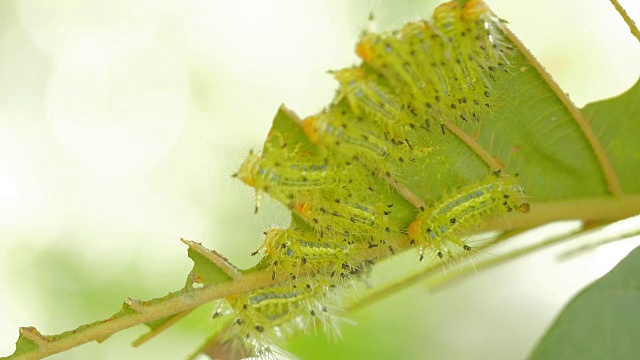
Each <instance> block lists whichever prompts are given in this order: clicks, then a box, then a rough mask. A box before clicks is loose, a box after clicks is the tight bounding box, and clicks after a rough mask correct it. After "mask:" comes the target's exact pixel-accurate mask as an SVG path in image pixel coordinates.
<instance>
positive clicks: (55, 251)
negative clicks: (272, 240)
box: [0, 0, 640, 360]
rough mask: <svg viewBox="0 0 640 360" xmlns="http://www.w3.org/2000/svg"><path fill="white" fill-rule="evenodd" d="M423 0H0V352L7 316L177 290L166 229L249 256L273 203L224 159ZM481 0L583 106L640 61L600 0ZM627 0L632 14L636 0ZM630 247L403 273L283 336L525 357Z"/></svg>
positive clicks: (123, 352) (623, 82)
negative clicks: (400, 279)
mask: <svg viewBox="0 0 640 360" xmlns="http://www.w3.org/2000/svg"><path fill="white" fill-rule="evenodd" d="M436 5H437V2H433V1H413V0H402V1H383V0H378V1H372V0H366V1H365V0H362V1H349V2H345V1H340V0H333V1H304V2H302V1H295V0H290V1H214V0H202V1H201V0H189V1H165V0H159V1H158V0H154V1H151V0H143V1H131V2H130V1H125V0H117V1H84V0H65V1H59V2H54V1H47V2H45V1H37V0H2V1H0V235H1V240H0V356H3V355H8V354H10V353H11V352H12V351H13V349H14V342H15V340H16V339H17V328H18V326H28V325H34V326H37V327H38V328H39V329H40V330H41V331H42V332H44V333H57V332H61V331H64V330H68V329H71V328H73V327H76V326H77V325H80V324H81V323H84V322H89V321H93V320H97V319H101V318H105V317H108V316H109V315H110V314H111V313H113V312H115V311H116V310H117V309H119V307H120V304H121V302H122V301H123V299H124V298H125V297H127V296H132V297H139V298H151V297H156V296H161V295H164V294H165V293H167V292H169V291H171V290H175V289H178V288H180V287H181V286H182V285H183V284H184V279H185V276H186V274H187V273H188V271H189V270H190V266H191V263H190V260H189V259H188V258H187V257H186V248H185V246H184V245H183V244H182V243H180V242H179V241H178V239H179V238H180V237H184V238H188V239H192V240H196V241H200V242H203V243H204V245H206V246H207V247H209V248H213V249H216V250H217V251H219V252H221V253H223V254H225V255H226V256H228V257H229V259H230V260H231V261H233V262H234V263H235V264H237V265H238V266H240V267H248V266H251V265H252V264H253V262H254V261H255V260H256V259H253V258H251V257H249V256H248V255H249V253H250V252H251V251H253V250H255V249H256V248H257V247H258V246H259V244H260V242H261V233H262V231H263V230H264V229H265V228H268V227H270V226H272V225H274V224H279V225H286V224H287V222H288V220H287V212H286V211H285V210H284V209H283V208H281V207H279V206H278V205H277V204H274V203H270V202H266V204H265V206H264V208H263V211H262V212H261V213H260V214H259V215H258V216H254V215H253V212H252V210H253V204H254V195H253V192H252V191H251V189H249V188H247V187H244V186H243V185H242V184H240V183H239V182H237V181H232V180H231V179H230V176H229V175H230V174H231V173H233V172H234V170H235V169H236V167H237V166H238V165H239V164H240V162H241V161H242V159H243V157H244V156H246V154H247V152H248V150H249V149H252V148H253V149H258V148H260V146H261V144H262V142H263V140H264V139H265V137H266V134H267V131H268V129H269V127H270V124H271V120H272V117H273V115H274V114H275V112H276V110H277V108H278V106H279V105H280V104H281V103H285V104H287V105H288V106H289V107H290V108H292V109H294V110H295V111H297V112H298V114H301V115H306V114H310V113H313V112H316V111H318V110H320V109H321V108H322V106H324V105H325V104H326V103H328V102H329V100H330V99H331V97H332V95H333V91H334V90H335V88H336V87H337V86H336V83H334V81H333V80H332V79H331V77H330V76H329V75H327V74H325V71H326V70H328V69H335V68H340V67H345V66H348V65H350V64H352V63H354V62H357V59H356V56H355V55H354V54H353V46H354V43H355V41H356V39H357V36H358V34H359V32H360V31H361V30H362V29H364V28H367V27H368V26H371V27H373V28H374V29H376V30H386V29H391V28H394V27H398V26H400V25H401V24H402V23H403V22H405V21H407V20H412V19H416V18H420V17H425V16H428V15H429V14H430V13H431V11H432V9H433V8H434V7H435V6H436ZM489 5H490V6H492V8H493V9H494V11H495V12H496V13H497V14H498V15H499V16H500V17H502V18H505V19H507V20H508V21H509V23H510V27H511V28H512V30H513V31H514V32H515V33H516V34H517V35H518V36H519V37H520V38H521V40H522V41H523V42H524V43H525V44H526V45H527V46H529V48H530V49H531V50H532V52H533V53H534V54H535V55H536V56H537V58H538V59H539V60H540V61H541V62H542V64H543V65H544V66H546V67H547V69H548V70H549V71H550V72H551V74H552V75H553V77H554V78H555V80H556V81H558V82H559V83H560V85H561V87H562V88H563V89H564V90H565V91H566V92H568V93H569V94H570V95H571V98H572V99H573V100H574V101H575V102H576V103H577V104H578V105H579V106H582V105H584V104H585V103H587V102H589V101H593V100H596V99H600V98H605V97H609V96H614V95H616V94H619V93H621V92H622V91H624V90H625V89H626V88H628V87H629V86H631V85H632V84H633V83H634V82H635V81H636V80H637V78H638V76H639V75H640V67H639V66H638V64H640V45H638V43H637V42H636V41H635V40H634V38H632V37H631V35H630V34H629V32H628V30H627V28H626V27H625V24H624V23H623V22H622V20H621V19H620V18H619V17H618V16H617V14H616V13H615V12H614V10H613V8H612V6H611V5H610V4H609V3H608V2H607V1H606V0H589V1H580V0H573V1H563V2H556V1H552V0H544V1H538V2H514V1H508V0H497V1H489ZM623 5H626V7H627V8H628V11H629V12H630V15H631V16H632V17H633V18H634V19H636V21H640V9H639V8H638V7H637V6H636V5H637V4H635V3H634V1H633V0H627V1H625V2H623ZM633 7H635V9H632V8H633ZM370 12H373V13H374V14H375V20H374V23H373V24H369V23H368V21H367V18H368V14H369V13H370ZM539 236H541V235H539ZM535 239H536V236H533V237H532V236H529V239H528V241H534V240H535ZM525 240H526V239H525ZM523 241H524V240H523ZM637 243H638V242H636V244H637ZM632 246H633V243H631V242H625V243H620V244H614V245H610V246H606V247H603V248H600V249H599V250H597V251H593V252H591V253H589V254H587V255H585V256H582V257H580V258H579V259H577V260H572V261H570V262H562V263H559V262H558V261H557V260H556V258H555V255H557V253H558V252H557V251H548V252H543V253H540V254H536V255H535V256H531V257H529V258H526V259H524V260H521V261H518V262H515V263H513V264H508V265H505V266H502V267H500V268H498V269H496V270H491V271H487V272H482V273H480V274H478V275H476V276H472V277H471V278H470V279H467V280H465V281H463V282H460V283H456V284H455V285H454V286H452V287H449V288H446V289H444V290H443V291H440V292H437V293H428V292H426V291H425V290H424V289H423V288H421V287H419V286H417V287H414V288H412V289H409V290H406V291H404V292H401V293H398V294H396V295H395V296H393V297H391V298H389V299H387V300H385V301H383V302H381V303H379V304H377V305H375V306H372V307H369V308H367V309H365V310H363V311H359V312H357V313H356V314H354V320H355V321H356V325H353V326H351V325H347V326H345V328H344V329H343V335H344V339H343V341H342V342H340V343H338V344H337V345H327V341H326V340H325V339H324V338H323V337H313V336H312V337H308V338H304V339H301V340H300V341H298V342H296V343H294V344H292V346H291V350H292V351H294V352H298V353H299V354H301V355H300V356H301V357H303V358H314V359H320V358H335V359H353V358H368V359H389V358H402V359H430V358H432V359H460V358H467V359H468V358H474V359H516V358H522V357H523V356H524V355H525V354H526V353H527V352H528V351H529V350H530V348H531V346H533V344H534V343H535V341H536V340H537V337H538V336H539V335H540V334H542V332H543V331H544V329H545V327H546V326H548V324H549V323H550V321H551V320H552V319H553V317H554V315H555V314H556V313H557V311H558V310H559V309H560V308H561V307H562V305H563V304H564V303H565V302H566V301H567V300H568V298H569V297H570V296H571V295H572V294H574V293H575V292H576V291H577V290H578V289H579V288H581V287H582V286H584V284H586V283H588V282H590V281H592V280H593V279H595V278H596V277H598V276H600V275H602V274H603V273H605V272H606V271H607V270H608V269H610V268H611V267H612V266H613V265H614V264H615V263H616V262H617V260H618V259H620V258H621V257H622V256H624V254H625V253H626V252H628V251H629V249H630V248H631V247H632ZM408 261H409V262H412V261H415V263H409V265H408V266H409V267H412V268H413V269H414V270H415V269H418V268H419V266H420V264H418V263H417V260H415V259H412V258H409V260H408ZM208 317H209V316H208V310H207V309H204V310H202V311H200V312H199V313H198V314H195V316H192V317H190V318H189V319H187V320H186V321H185V322H183V323H180V324H179V325H177V326H176V327H175V328H173V329H170V330H169V331H167V333H165V334H163V335H161V336H160V337H159V338H158V339H154V340H152V341H151V342H150V343H148V344H146V345H144V346H142V347H141V348H131V347H130V346H129V342H130V341H131V340H133V339H134V338H135V337H136V336H137V335H139V334H141V333H142V332H143V331H144V329H143V328H142V327H139V328H134V329H130V330H128V331H126V332H123V333H120V334H117V335H115V336H113V337H112V338H111V339H109V340H108V341H107V342H105V343H104V344H102V345H98V344H88V345H85V346H82V347H80V348H77V349H74V350H72V351H69V352H67V353H64V354H60V355H56V356H53V357H52V359H96V360H99V359H156V360H162V359H181V358H184V357H185V356H186V355H187V354H189V353H190V352H191V351H192V350H193V349H194V348H195V347H196V346H197V345H198V344H199V343H200V342H201V341H202V340H203V338H204V337H205V336H206V335H207V329H208V328H210V327H211V322H210V321H209V320H207V318H208ZM203 319H204V320H203ZM309 346H313V347H314V348H313V351H312V352H309V351H308V350H307V351H306V352H305V350H304V349H305V348H308V347H309ZM302 354H307V355H302ZM308 354H313V355H308Z"/></svg>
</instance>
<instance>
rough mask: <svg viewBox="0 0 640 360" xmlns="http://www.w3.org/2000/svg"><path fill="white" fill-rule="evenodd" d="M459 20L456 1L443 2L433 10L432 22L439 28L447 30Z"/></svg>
mask: <svg viewBox="0 0 640 360" xmlns="http://www.w3.org/2000/svg"><path fill="white" fill-rule="evenodd" d="M459 21H460V9H459V8H458V2H457V1H450V2H447V3H444V4H442V5H440V6H438V7H437V8H436V9H435V10H434V11H433V22H434V24H435V25H436V27H437V28H438V29H440V30H443V31H448V30H450V29H451V28H452V27H453V26H454V24H455V23H456V22H459Z"/></svg>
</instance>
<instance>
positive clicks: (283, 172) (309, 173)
mask: <svg viewBox="0 0 640 360" xmlns="http://www.w3.org/2000/svg"><path fill="white" fill-rule="evenodd" d="M278 155H280V156H278ZM282 155H283V154H282V153H270V154H269V155H268V157H261V156H260V155H258V154H256V153H254V152H250V153H249V156H248V157H247V159H245V161H244V162H243V163H242V165H241V166H240V169H239V170H238V172H236V173H235V174H234V175H233V176H234V177H237V178H239V179H240V180H242V181H243V182H244V183H245V184H247V185H249V186H251V187H253V188H255V189H256V191H264V192H266V193H267V194H269V195H271V196H272V197H273V198H275V199H277V200H279V201H281V202H283V203H288V202H290V201H292V200H294V199H296V198H299V197H300V196H301V195H300V194H302V193H305V192H308V191H310V190H313V189H317V188H321V187H326V186H331V185H332V184H333V183H334V182H335V177H334V176H332V174H331V169H330V167H329V166H328V165H327V161H326V159H325V160H320V159H312V160H315V162H310V161H308V159H305V160H306V161H307V162H299V160H298V159H295V157H294V156H293V155H292V154H284V156H282ZM295 160H298V162H296V161H295ZM256 211H257V208H256Z"/></svg>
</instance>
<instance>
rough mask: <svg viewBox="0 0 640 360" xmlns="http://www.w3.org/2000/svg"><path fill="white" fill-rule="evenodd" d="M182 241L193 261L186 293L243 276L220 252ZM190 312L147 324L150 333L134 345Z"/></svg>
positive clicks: (138, 339)
mask: <svg viewBox="0 0 640 360" xmlns="http://www.w3.org/2000/svg"><path fill="white" fill-rule="evenodd" d="M181 240H182V242H183V243H185V244H187V246H189V250H188V254H189V257H190V258H191V260H193V270H191V273H190V274H189V276H188V277H187V284H186V285H185V289H184V290H185V291H188V290H189V289H190V288H195V287H198V286H207V285H213V284H219V283H222V282H225V281H229V280H231V279H233V278H236V277H238V276H240V275H241V274H240V271H239V270H238V269H236V268H235V266H233V265H232V264H231V263H229V262H228V261H227V259H226V258H225V257H223V256H222V255H220V254H218V252H216V251H213V250H209V249H207V248H205V247H204V246H202V244H199V243H196V242H194V241H191V240H185V239H181ZM129 301H134V300H129ZM190 312H191V310H188V311H183V312H180V313H177V314H175V315H171V316H168V317H165V318H161V319H157V320H154V321H151V322H148V323H145V325H146V326H147V327H148V328H149V331H148V332H147V333H145V334H143V335H141V336H140V337H139V338H137V339H136V340H135V341H134V342H133V345H134V346H139V345H142V344H144V343H145V342H147V341H148V340H150V339H152V338H153V337H154V336H156V335H158V334H159V333H161V332H162V331H164V330H165V329H167V328H169V327H170V326H171V325H173V324H175V323H176V322H177V321H179V320H180V319H182V318H183V317H185V316H187V315H188V314H189V313H190Z"/></svg>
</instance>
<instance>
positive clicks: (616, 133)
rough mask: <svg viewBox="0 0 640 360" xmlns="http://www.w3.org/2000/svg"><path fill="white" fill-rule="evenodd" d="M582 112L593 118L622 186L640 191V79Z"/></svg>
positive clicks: (634, 191) (629, 190)
mask: <svg viewBox="0 0 640 360" xmlns="http://www.w3.org/2000/svg"><path fill="white" fill-rule="evenodd" d="M582 113H583V114H584V116H585V117H586V118H587V119H589V120H590V124H591V126H592V127H593V131H594V132H595V134H596V135H597V136H598V139H600V141H601V142H602V146H603V147H604V149H605V151H606V153H607V155H608V156H609V158H610V159H611V163H612V164H613V168H614V169H615V171H616V173H617V174H619V175H618V176H619V178H620V184H621V185H622V189H623V190H624V191H625V192H626V193H639V192H640V181H638V172H637V170H638V169H640V145H638V134H640V121H639V120H638V119H640V79H639V80H638V82H636V83H635V85H633V87H632V88H631V89H629V90H628V91H626V92H625V93H624V94H621V95H619V96H616V97H614V98H611V99H606V100H602V101H597V102H594V103H591V104H588V105H587V106H585V107H584V109H583V110H582ZM634 170H636V171H634Z"/></svg>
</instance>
